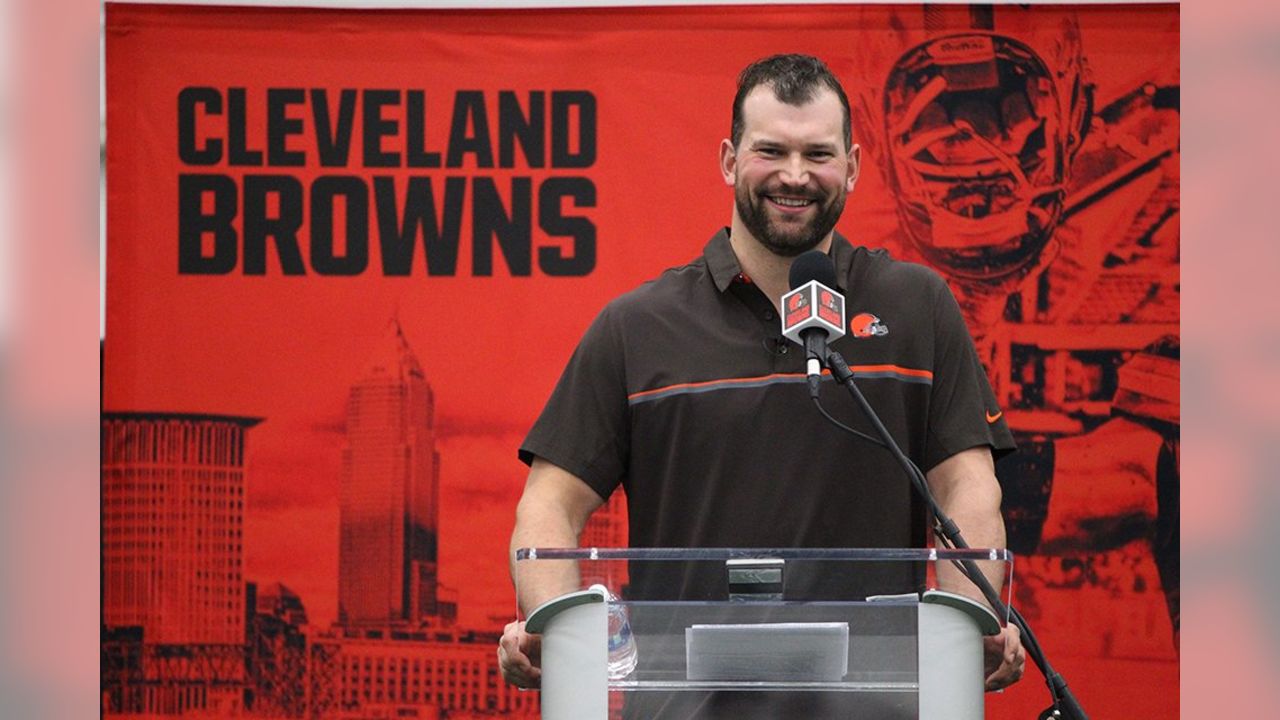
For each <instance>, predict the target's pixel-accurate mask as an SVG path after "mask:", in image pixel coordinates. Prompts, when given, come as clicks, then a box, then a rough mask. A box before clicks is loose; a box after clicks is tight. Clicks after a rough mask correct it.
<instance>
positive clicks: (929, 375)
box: [627, 365, 933, 401]
mask: <svg viewBox="0 0 1280 720" xmlns="http://www.w3.org/2000/svg"><path fill="white" fill-rule="evenodd" d="M849 370H850V371H852V372H853V374H854V375H857V374H859V373H862V374H864V375H865V374H868V373H891V374H894V375H904V376H906V377H914V378H923V379H926V380H930V381H932V380H933V371H931V370H919V369H916V368H905V367H902V366H900V365H850V366H849ZM822 374H823V375H824V376H826V375H830V374H831V371H830V370H823V371H822ZM802 377H805V373H772V374H769V375H758V376H756V377H746V378H724V379H721V380H702V381H700V382H692V383H675V384H673V385H666V386H663V387H660V388H654V389H652V390H641V391H640V392H636V393H632V394H630V395H628V396H627V400H628V401H631V400H636V399H639V398H643V397H648V396H650V395H655V394H657V393H663V392H670V391H672V390H686V389H694V388H704V387H709V386H714V385H722V386H725V387H733V386H734V385H744V384H748V383H759V382H766V381H768V380H772V379H779V380H781V379H784V378H802Z"/></svg>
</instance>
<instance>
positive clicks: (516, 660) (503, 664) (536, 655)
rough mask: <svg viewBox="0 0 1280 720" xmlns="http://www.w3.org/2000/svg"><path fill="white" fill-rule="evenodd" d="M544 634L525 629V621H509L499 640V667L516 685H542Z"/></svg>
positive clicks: (503, 674)
mask: <svg viewBox="0 0 1280 720" xmlns="http://www.w3.org/2000/svg"><path fill="white" fill-rule="evenodd" d="M541 663H542V636H541V635H530V634H529V633H527V632H525V631H524V621H522V620H516V621H515V622H510V623H507V627H506V628H504V629H503V631H502V639H501V640H499V641H498V667H500V668H502V677H503V678H504V679H506V681H507V682H508V683H510V684H512V685H515V686H516V687H522V688H536V687H539V686H541V685H542V669H541V668H540V667H538V666H539V665H540V664H541Z"/></svg>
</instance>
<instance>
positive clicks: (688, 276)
mask: <svg viewBox="0 0 1280 720" xmlns="http://www.w3.org/2000/svg"><path fill="white" fill-rule="evenodd" d="M710 282H711V277H710V274H709V273H708V271H707V263H706V259H705V258H703V257H702V256H698V257H696V258H694V259H693V260H690V261H689V262H687V263H685V264H683V265H676V266H674V267H669V268H667V269H666V270H663V271H662V272H661V273H660V274H659V275H658V276H657V277H654V278H652V279H649V280H646V281H644V282H643V283H641V284H640V285H639V286H638V287H635V288H633V289H631V290H629V291H627V292H625V293H622V294H621V295H619V296H617V297H615V298H614V299H613V300H611V301H610V302H609V304H608V305H607V306H606V307H605V309H606V311H608V312H610V313H616V314H621V315H624V316H629V315H635V314H637V313H643V314H653V313H655V312H662V311H664V310H665V309H667V308H670V307H672V306H676V307H685V306H687V305H688V302H689V300H690V298H691V297H693V295H694V294H695V293H696V292H697V291H698V289H699V288H701V287H704V286H706V285H707V284H708V283H710Z"/></svg>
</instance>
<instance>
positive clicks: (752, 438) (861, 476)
mask: <svg viewBox="0 0 1280 720" xmlns="http://www.w3.org/2000/svg"><path fill="white" fill-rule="evenodd" d="M859 164H860V151H859V148H858V146H857V145H856V144H854V142H853V138H852V137H851V133H850V120H849V103H848V100H847V98H846V96H845V93H844V91H843V89H842V88H841V86H840V83H839V81H837V80H836V78H835V77H834V75H832V73H831V72H830V70H828V68H827V67H826V66H825V65H824V64H823V63H822V62H821V61H820V60H818V59H817V58H813V57H809V56H803V55H779V56H774V57H770V58H766V59H763V60H760V61H758V62H756V63H753V64H752V65H750V66H749V67H747V68H746V70H744V71H743V73H742V75H741V76H740V78H739V82H738V92H737V95H736V97H735V99H734V105H733V121H732V130H731V135H730V137H729V138H728V139H726V140H724V141H722V143H721V147H720V170H721V173H722V175H723V177H724V181H725V183H726V184H727V185H731V186H732V187H733V191H734V204H733V216H732V221H731V224H730V226H729V227H728V228H725V229H722V230H720V231H719V232H717V233H716V234H715V235H714V236H713V237H712V238H711V240H710V241H709V242H708V243H707V244H706V246H705V248H704V250H703V253H702V255H701V256H700V257H698V258H697V259H695V260H694V261H692V262H690V263H689V264H687V265H684V266H681V267H676V268H672V269H670V270H667V271H666V272H665V273H663V274H662V275H661V276H660V277H658V278H657V279H655V280H653V281H651V282H649V283H646V284H645V285H643V286H641V287H640V288H637V289H636V290H634V291H632V292H629V293H627V294H625V295H623V296H621V297H619V298H617V299H616V300H614V301H613V302H611V303H609V305H608V306H607V307H605V308H604V310H603V311H602V312H601V313H600V315H599V317H597V318H596V320H595V322H594V323H593V324H592V326H591V327H590V329H588V331H587V333H586V335H585V336H584V337H583V339H582V341H581V343H580V344H579V346H578V348H577V350H576V351H575V352H574V355H573V357H572V358H571V359H570V361H569V365H568V367H567V368H566V369H565V371H564V374H563V375H562V377H561V379H560V381H559V383H558V384H557V386H556V388H555V391H554V392H553V394H552V396H551V398H550V400H549V401H548V402H547V405H546V408H545V409H544V410H543V412H542V415H541V416H540V417H539V418H538V421H537V423H536V424H535V425H534V427H533V429H532V430H531V431H530V433H529V435H528V437H527V438H526V439H525V442H524V444H523V445H522V446H521V448H520V457H521V459H523V460H524V461H525V462H527V463H529V465H530V472H529V477H528V480H527V483H526V486H525V490H524V494H523V496H522V498H521V500H520V504H519V506H518V509H517V515H516V526H515V530H514V532H513V534H512V540H511V547H512V549H513V550H514V549H516V548H520V547H570V546H576V545H577V543H578V536H579V534H580V533H581V531H582V529H583V526H584V525H585V524H586V522H587V519H588V517H589V516H590V514H591V512H592V511H594V510H595V509H596V508H597V507H599V506H600V505H601V504H602V503H603V502H604V501H605V500H606V499H607V498H608V497H609V495H610V494H611V493H613V492H615V491H617V490H618V489H619V486H621V488H622V489H623V490H624V491H625V492H626V494H627V501H628V509H629V532H630V543H631V545H632V546H633V547H889V548H891V547H920V546H923V545H924V544H925V542H926V540H927V538H926V530H927V528H926V515H925V512H924V508H923V506H922V503H921V502H920V501H919V500H918V498H915V497H914V495H913V493H912V490H911V487H910V484H909V483H908V481H907V479H906V478H905V477H903V475H902V471H901V469H900V468H899V467H898V466H897V464H896V462H895V461H894V459H893V458H892V456H891V455H890V454H889V453H888V452H887V451H885V450H883V449H881V448H878V447H875V446H873V445H870V444H865V443H859V442H856V441H851V440H849V439H848V437H847V436H845V435H842V434H841V433H840V432H839V431H838V430H836V429H834V428H832V427H831V426H830V425H828V424H827V423H826V421H825V420H824V419H823V418H822V417H821V416H820V415H819V414H818V413H817V412H816V411H815V410H814V409H813V407H812V405H811V404H810V402H809V399H808V394H807V393H806V392H805V390H804V388H803V385H802V384H800V385H798V384H796V383H795V382H794V380H795V379H796V378H797V377H800V376H803V374H804V357H803V355H804V353H803V352H799V351H798V350H795V349H794V348H792V347H790V346H789V345H788V342H787V341H786V340H784V339H783V338H782V336H781V329H780V322H779V321H778V310H779V308H778V303H779V301H780V299H781V297H782V295H783V294H784V293H785V292H786V291H787V290H789V287H788V274H789V271H790V267H791V263H792V261H793V260H794V259H795V257H796V256H797V255H799V254H800V253H802V252H805V251H807V250H812V249H815V248H816V249H818V250H821V251H823V252H825V253H827V254H828V255H829V256H830V257H831V259H832V261H833V263H834V265H835V268H836V277H837V283H838V284H839V285H840V288H839V289H840V291H841V292H843V293H844V294H845V296H846V298H847V305H848V307H849V309H850V311H851V312H850V315H851V316H853V317H855V318H857V317H863V316H866V315H868V314H873V316H874V318H875V326H876V328H877V331H876V332H873V333H872V332H862V333H861V334H860V335H855V334H854V333H850V334H849V335H846V336H845V337H843V338H840V339H838V340H836V341H835V342H834V343H833V348H834V349H836V350H838V351H840V352H841V353H842V354H843V355H844V356H845V357H848V358H850V359H851V360H852V361H853V362H854V364H855V371H856V367H857V366H870V365H874V366H876V371H875V372H874V373H872V374H867V375H866V376H865V377H864V378H862V379H860V381H859V384H860V387H861V388H862V391H863V393H864V394H865V395H866V396H867V398H868V400H869V401H870V403H871V405H872V406H873V407H874V408H875V409H876V410H877V411H878V412H879V413H881V415H882V420H883V421H884V423H885V425H886V426H887V427H888V428H889V430H890V432H892V433H893V435H894V437H895V438H896V439H897V441H898V442H899V444H900V445H901V446H902V448H903V451H904V452H905V453H906V454H907V456H908V457H910V458H911V459H912V460H914V461H915V462H916V464H917V465H919V466H920V467H921V468H922V469H924V470H925V472H926V475H927V479H928V482H929V484H930V486H931V488H932V489H933V492H934V494H935V495H936V496H937V498H938V500H939V502H940V503H941V504H942V506H943V508H944V509H945V510H946V511H947V512H948V514H949V515H951V517H952V518H953V519H954V520H955V521H956V523H957V524H958V525H959V526H960V528H961V530H962V531H963V532H964V534H965V537H966V539H967V540H968V541H969V543H970V545H972V546H974V547H1002V546H1003V545H1004V525H1003V523H1002V521H1001V517H1000V489H999V486H998V484H997V483H996V479H995V474H994V471H993V460H992V455H993V452H1007V451H1009V450H1011V449H1012V448H1013V442H1012V439H1011V437H1010V435H1009V431H1008V428H1007V427H1006V426H1005V424H1004V421H1003V420H1002V419H1001V418H1000V417H999V412H1000V411H999V408H997V407H996V405H995V400H994V397H993V395H992V393H991V389H990V386H989V385H988V383H987V379H986V375H985V373H984V371H983V369H982V366H981V364H980V363H979V361H978V357H977V354H976V353H975V352H974V349H973V342H972V340H971V339H970V338H969V335H968V333H967V331H966V329H965V326H964V322H963V320H962V319H961V316H960V313H959V310H958V308H957V306H956V303H955V300H954V299H953V298H952V296H951V293H950V292H949V291H948V289H947V286H946V284H945V283H944V282H943V281H942V280H941V279H940V278H939V277H938V276H937V275H936V274H934V273H933V272H932V271H930V270H928V269H927V268H924V267H923V266H919V265H914V264H911V263H904V262H898V261H895V260H893V259H891V258H890V257H889V256H888V254H887V253H885V252H884V251H883V250H872V249H868V248H865V247H860V246H854V245H852V244H850V242H849V241H848V240H846V239H845V238H843V237H842V236H840V235H839V234H838V233H836V232H835V231H834V228H835V224H836V221H837V220H838V219H839V218H840V215H841V213H842V212H843V210H844V206H845V199H846V197H847V196H848V194H849V193H850V192H852V191H853V189H854V185H855V184H856V182H857V179H858V169H859ZM822 396H823V403H824V406H826V407H828V408H832V409H833V411H834V412H835V413H836V414H837V415H838V416H842V418H843V419H844V421H845V422H846V423H848V424H853V425H855V426H865V420H863V419H862V418H860V417H858V413H857V410H856V408H853V407H850V405H851V403H850V402H849V399H848V398H847V397H846V396H844V395H843V390H842V389H841V388H838V387H836V386H835V385H834V383H824V386H823V388H822ZM992 417H994V418H995V419H994V420H991V419H989V418H992ZM703 575H705V573H703V574H699V573H694V572H687V573H684V574H681V575H678V576H676V577H672V576H670V575H669V574H667V575H664V577H662V578H654V577H646V575H645V574H644V573H642V572H633V574H632V576H631V587H630V589H629V590H630V592H631V593H632V597H633V598H657V597H664V598H665V597H684V598H711V597H714V596H715V593H716V592H717V588H722V586H723V579H722V578H708V577H704V576H703ZM993 579H994V580H996V581H997V582H998V580H999V578H993ZM793 580H794V581H795V584H794V586H793ZM836 580H837V581H838V582H837V585H838V586H836V587H831V586H829V584H830V583H831V582H832V579H831V578H829V577H823V578H805V577H803V576H800V577H793V576H791V575H789V576H788V579H787V591H788V592H789V593H790V592H791V591H792V590H796V591H798V592H799V593H800V595H801V596H803V597H806V598H810V599H813V598H820V597H824V596H840V597H848V596H849V594H850V593H854V594H858V595H870V594H884V593H895V592H904V591H912V590H916V589H919V588H920V586H921V585H922V583H923V581H924V578H922V577H919V576H918V573H916V572H913V571H911V570H910V569H907V570H906V571H904V570H903V569H902V568H882V569H875V568H869V569H866V570H863V569H859V572H858V573H857V577H854V578H839V579H836ZM938 580H939V583H940V584H941V585H943V586H951V587H954V588H955V589H961V582H960V581H959V579H958V578H956V577H953V576H951V575H950V574H949V573H948V572H947V571H946V569H943V568H940V569H939V577H938ZM576 588H577V585H576V579H575V578H572V577H565V576H559V575H556V574H555V571H554V570H553V569H550V568H548V569H547V570H546V571H545V572H544V574H543V575H540V576H533V575H532V574H531V573H526V575H524V576H522V577H521V582H520V586H519V594H520V597H519V601H520V604H521V607H522V608H524V610H525V611H526V612H527V611H528V610H531V609H532V608H533V607H535V606H536V605H537V604H539V603H541V602H543V601H545V600H547V599H549V598H551V597H554V596H556V595H558V594H560V593H562V592H565V591H566V590H570V589H576ZM535 647H536V638H533V637H531V636H529V635H527V634H526V633H525V632H524V629H523V627H522V625H521V624H520V623H518V622H516V623H512V624H511V625H509V626H508V627H507V630H506V633H505V634H504V637H503V639H502V641H501V643H500V647H499V650H498V654H499V658H500V661H501V664H502V668H503V673H504V675H505V677H506V678H507V679H508V681H510V682H513V683H515V684H518V685H523V686H534V685H536V684H537V682H538V677H539V672H540V671H539V669H538V667H537V666H536V663H535V662H534V661H533V660H531V656H536V654H535V653H534V652H533V650H534V648H535ZM987 655H988V669H989V671H990V675H989V676H988V678H987V687H988V688H990V689H995V688H1000V687H1004V686H1005V685H1008V684H1009V683H1011V682H1013V681H1015V680H1017V679H1018V677H1020V676H1021V674H1022V669H1023V663H1024V654H1023V651H1022V648H1021V646H1020V643H1019V638H1018V634H1017V630H1016V628H1013V627H1009V628H1007V629H1006V630H1005V632H1004V634H1003V635H1001V636H999V637H997V638H995V639H993V640H992V641H991V642H989V643H988V647H987ZM675 695H679V696H681V697H680V699H679V700H678V701H675V702H673V703H668V704H666V705H665V706H662V707H658V708H657V709H656V710H655V709H654V708H653V707H650V708H646V709H645V710H644V711H637V712H638V713H639V714H637V713H629V714H631V715H634V716H636V717H640V716H644V717H662V718H675V717H698V718H705V717H733V716H737V717H740V715H735V713H736V712H737V710H735V709H734V708H735V707H736V706H735V705H734V702H733V699H732V698H729V699H728V700H726V698H724V697H723V696H720V697H716V696H715V694H711V695H708V696H697V694H690V693H675ZM833 695H836V696H839V695H842V694H841V693H834V694H833ZM695 696H697V697H695ZM722 700H725V702H721V701H722ZM827 700H828V701H830V702H831V703H832V704H831V705H823V706H820V707H815V708H810V709H806V710H805V711H804V716H805V717H810V718H816V717H845V716H846V712H847V708H842V707H841V706H840V705H841V703H842V702H847V695H846V696H845V697H844V698H840V697H834V698H831V697H829V698H827ZM751 702H757V703H758V702H759V697H758V696H757V697H756V699H754V700H752V701H751ZM633 709H634V708H633ZM795 710H796V708H794V707H790V708H789V712H793V713H794V711H795ZM791 716H798V715H791Z"/></svg>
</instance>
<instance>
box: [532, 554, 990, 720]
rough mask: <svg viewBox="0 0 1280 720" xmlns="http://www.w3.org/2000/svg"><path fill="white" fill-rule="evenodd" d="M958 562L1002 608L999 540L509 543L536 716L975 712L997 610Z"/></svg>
mask: <svg viewBox="0 0 1280 720" xmlns="http://www.w3.org/2000/svg"><path fill="white" fill-rule="evenodd" d="M961 559H964V560H970V561H973V562H974V563H975V564H976V565H977V566H978V567H980V568H981V569H982V571H983V572H984V574H986V575H987V576H988V577H989V578H992V579H994V580H996V581H1002V586H1003V588H1005V590H1004V595H1005V597H1004V598H1003V599H1004V604H1005V605H1006V606H1007V605H1008V588H1009V587H1010V585H1011V583H1010V579H1011V571H1012V555H1011V554H1010V553H1009V552H1008V551H1006V550H990V549H971V550H932V549H903V550H897V549H893V550H886V549H856V548H852V549H850V548H839V549H827V548H824V549H727V548H713V549H664V548H648V549H603V548H574V549H549V548H533V549H530V548H524V549H521V550H519V551H517V553H516V561H517V562H516V569H515V577H516V588H517V592H518V593H519V594H520V597H521V600H522V602H523V603H525V604H526V605H528V604H530V603H537V606H536V607H534V608H533V609H531V610H530V611H529V612H528V614H527V616H523V615H522V619H524V620H525V621H526V629H527V630H528V631H529V632H533V633H537V634H540V635H541V636H542V646H541V653H542V655H541V658H542V717H543V719H544V720H605V719H606V718H628V719H629V718H637V719H640V718H643V719H644V720H667V719H668V718H679V719H681V720H683V719H684V718H698V719H699V720H704V719H705V720H719V719H720V718H732V720H750V719H751V718H757V717H758V718H778V717H784V718H790V717H804V718H806V719H807V720H822V718H826V717H839V718H863V717H866V718H877V719H879V720H896V719H898V718H913V719H914V718H942V717H945V718H948V719H951V720H971V719H972V720H978V719H980V718H982V717H983V657H982V637H983V635H994V634H997V633H998V632H999V631H1000V627H1001V626H1002V625H1003V624H1004V623H1005V622H1006V621H1007V618H1003V617H997V616H996V615H995V614H994V613H992V611H991V610H990V609H989V608H988V607H987V605H986V603H984V602H977V601H974V600H972V599H970V598H976V597H981V594H980V593H978V592H977V590H976V589H975V588H972V586H970V585H968V581H967V580H964V579H963V577H962V576H960V575H959V574H957V573H955V572H954V571H953V570H951V567H952V565H953V561H956V560H961ZM940 582H941V583H942V586H943V587H946V588H947V590H946V591H943V590H923V591H921V589H922V588H937V587H939V583H940ZM628 656H633V657H634V667H633V668H631V667H630V666H629V664H628V663H627V662H626V660H627V659H628ZM611 661H612V663H611ZM611 664H612V665H613V666H614V667H612V668H611V667H610V666H611Z"/></svg>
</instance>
